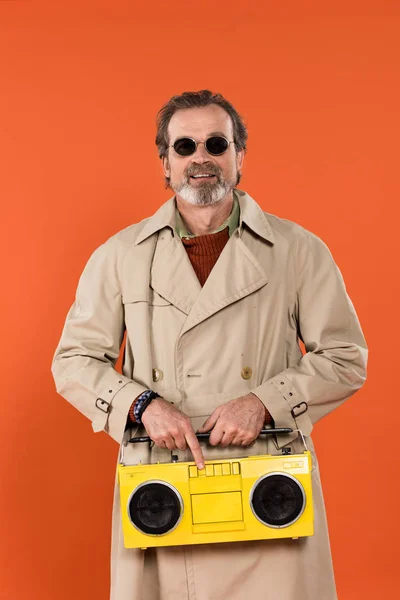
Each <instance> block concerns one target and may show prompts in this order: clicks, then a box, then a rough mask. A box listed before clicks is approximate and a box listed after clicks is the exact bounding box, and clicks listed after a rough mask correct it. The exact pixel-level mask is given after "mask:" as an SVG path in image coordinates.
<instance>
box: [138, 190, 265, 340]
mask: <svg viewBox="0 0 400 600" xmlns="http://www.w3.org/2000/svg"><path fill="white" fill-rule="evenodd" d="M236 193H237V197H238V200H239V206H240V221H239V226H238V227H237V228H236V229H235V231H234V232H233V234H232V235H231V236H230V238H229V240H228V242H227V243H226V245H225V247H224V249H223V250H222V252H221V254H220V256H219V257H218V260H217V262H216V264H215V265H214V267H213V268H212V269H211V272H210V274H209V276H208V278H207V280H206V282H205V284H204V286H203V287H202V286H201V285H200V282H199V279H198V277H197V275H196V273H195V271H194V269H193V267H192V265H191V263H190V259H189V257H188V255H187V252H186V250H185V248H184V246H183V243H182V240H181V239H180V237H179V235H178V234H177V233H175V230H174V225H175V223H174V221H175V197H173V198H171V199H170V200H168V201H167V202H166V203H165V204H163V205H162V206H161V208H160V209H159V210H158V211H157V212H156V213H155V215H154V216H153V217H151V218H150V219H149V220H148V221H147V223H146V225H145V226H144V228H143V230H142V232H141V233H140V234H139V237H138V238H137V240H136V244H140V242H141V241H143V240H145V239H146V238H149V236H151V235H152V234H156V232H159V234H158V237H157V243H156V245H155V252H154V256H153V261H152V265H151V272H150V288H152V290H153V298H152V302H153V303H154V304H157V303H158V304H160V303H161V304H166V303H168V302H169V303H171V304H173V305H174V306H175V307H177V308H178V309H179V310H180V311H182V312H183V313H184V314H186V316H187V318H186V320H185V322H184V325H183V328H182V330H181V333H180V335H184V334H185V333H186V332H188V331H189V330H190V329H193V327H195V326H196V325H198V324H199V323H201V322H202V321H205V320H206V319H207V318H209V317H210V316H211V315H213V314H215V313H217V312H219V311H220V310H222V309H223V308H225V307H226V306H228V305H230V304H232V303H234V302H236V301H237V300H240V299H241V298H244V297H245V296H248V295H249V294H251V293H253V292H255V291H256V290H258V289H260V288H261V287H263V286H264V285H266V284H267V282H268V274H267V273H266V271H265V269H264V267H263V266H262V264H261V263H260V261H259V253H260V250H261V246H262V243H263V240H265V242H264V243H266V245H271V244H273V243H274V236H273V231H272V228H271V226H270V224H269V223H268V221H267V218H266V216H265V215H264V213H263V211H262V210H261V208H260V207H259V205H258V204H257V203H256V202H255V201H254V200H253V199H252V198H251V197H250V196H249V195H248V194H246V193H245V192H242V191H239V190H236ZM243 223H245V224H246V227H243ZM167 227H170V228H171V229H172V234H171V235H166V231H165V228H167ZM161 229H163V231H160V230H161ZM254 233H255V234H256V235H254ZM260 238H261V239H260ZM260 242H261V243H260Z"/></svg>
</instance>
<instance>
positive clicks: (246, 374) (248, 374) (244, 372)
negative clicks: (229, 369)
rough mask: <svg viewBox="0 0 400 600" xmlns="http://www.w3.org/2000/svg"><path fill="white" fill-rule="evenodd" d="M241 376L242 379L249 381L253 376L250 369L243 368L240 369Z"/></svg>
mask: <svg viewBox="0 0 400 600" xmlns="http://www.w3.org/2000/svg"><path fill="white" fill-rule="evenodd" d="M241 375H242V377H243V379H250V377H251V376H252V375H253V371H252V369H251V368H250V367H244V368H243V369H242V372H241Z"/></svg>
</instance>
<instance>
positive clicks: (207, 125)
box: [168, 104, 232, 143]
mask: <svg viewBox="0 0 400 600" xmlns="http://www.w3.org/2000/svg"><path fill="white" fill-rule="evenodd" d="M168 132H169V138H170V143H173V142H174V140H176V139H177V138H178V137H182V136H185V135H187V136H189V137H193V138H195V139H200V138H204V137H207V136H208V135H210V134H217V133H219V134H221V133H222V134H224V135H225V136H226V137H227V138H228V139H229V140H231V139H232V137H231V136H232V120H231V117H230V116H229V114H228V113H227V112H226V110H224V109H223V108H221V107H220V106H217V105H216V104H212V105H211V106H205V107H202V108H187V109H181V110H177V111H176V113H174V114H173V115H172V117H171V120H170V122H169V125H168Z"/></svg>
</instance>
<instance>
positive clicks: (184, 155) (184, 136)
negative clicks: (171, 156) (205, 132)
mask: <svg viewBox="0 0 400 600" xmlns="http://www.w3.org/2000/svg"><path fill="white" fill-rule="evenodd" d="M213 138H222V139H223V140H225V141H226V142H227V143H228V147H227V148H226V149H225V150H224V151H223V152H220V153H219V154H215V153H213V152H210V151H209V150H208V148H207V145H206V144H207V142H208V140H212V139H213ZM180 140H191V141H192V142H193V143H194V150H193V152H191V153H190V154H179V152H177V151H176V150H175V144H176V143H177V142H179V141H180ZM234 143H235V141H234V140H233V141H232V142H230V141H229V140H228V138H226V137H225V136H224V135H210V136H209V137H208V138H207V139H206V140H205V142H196V140H195V139H194V138H192V137H189V136H188V135H183V136H181V137H179V138H177V139H176V140H175V141H174V143H173V144H171V145H170V146H168V148H173V149H174V150H175V152H176V154H177V155H178V156H180V157H181V158H186V157H188V156H192V155H193V154H195V153H196V150H197V146H198V145H199V144H204V148H205V149H206V151H207V152H208V154H210V155H211V156H222V155H223V154H225V152H226V151H227V150H228V148H229V146H230V145H231V144H234Z"/></svg>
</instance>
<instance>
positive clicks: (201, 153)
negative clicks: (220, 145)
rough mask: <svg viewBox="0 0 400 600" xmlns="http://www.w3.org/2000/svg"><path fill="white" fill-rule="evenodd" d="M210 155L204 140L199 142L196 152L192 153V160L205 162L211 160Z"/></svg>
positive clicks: (200, 162)
mask: <svg viewBox="0 0 400 600" xmlns="http://www.w3.org/2000/svg"><path fill="white" fill-rule="evenodd" d="M209 160H210V155H209V154H208V152H207V150H206V147H205V145H204V142H198V143H197V148H196V152H195V153H194V154H192V161H193V162H196V163H199V164H203V163H204V162H209Z"/></svg>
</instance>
